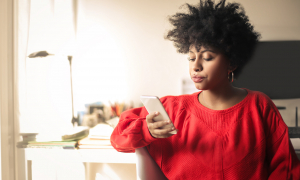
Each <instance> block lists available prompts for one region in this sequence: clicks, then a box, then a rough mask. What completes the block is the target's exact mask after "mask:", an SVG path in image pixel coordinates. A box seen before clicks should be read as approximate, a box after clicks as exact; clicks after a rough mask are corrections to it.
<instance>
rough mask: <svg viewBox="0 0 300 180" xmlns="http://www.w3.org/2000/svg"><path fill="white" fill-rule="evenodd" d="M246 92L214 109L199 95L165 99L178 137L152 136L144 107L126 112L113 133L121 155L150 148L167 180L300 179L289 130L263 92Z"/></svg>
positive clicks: (112, 141)
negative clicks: (237, 100)
mask: <svg viewBox="0 0 300 180" xmlns="http://www.w3.org/2000/svg"><path fill="white" fill-rule="evenodd" d="M247 91H248V95H247V96H246V97H245V99H244V100H242V101H241V102H240V103H238V104H236V105H234V106H233V107H231V108H228V109H225V110H211V109H209V108H206V107H204V106H203V105H201V104H200V103H199V101H198V95H199V93H200V92H197V93H194V94H191V95H181V96H166V97H163V98H161V101H162V103H163V105H164V107H165V109H166V111H167V112H168V114H169V116H170V119H171V120H172V121H173V123H174V125H175V127H176V128H177V129H178V133H177V134H176V135H174V136H171V137H169V138H163V139H159V138H157V139H156V138H153V137H152V136H151V134H150V133H149V131H148V127H147V123H146V121H145V117H146V116H147V114H148V113H147V110H146V109H145V108H144V107H141V108H135V109H131V110H129V111H126V112H124V113H123V114H122V115H121V117H120V121H119V124H118V125H117V127H116V128H115V130H114V132H113V133H112V135H111V143H112V145H113V146H114V148H115V149H116V150H118V151H120V152H134V150H135V149H136V148H139V147H143V146H147V149H148V151H149V153H150V155H151V156H152V157H153V159H154V160H155V161H156V163H157V164H158V165H159V167H160V168H161V169H162V171H163V173H164V174H165V175H166V177H167V178H168V179H183V180H185V179H213V180H216V179H229V180H241V179H255V180H256V179H259V180H263V179H270V180H272V179H274V180H284V179H293V180H300V162H299V160H298V158H297V156H296V154H295V150H294V148H293V146H292V144H291V142H290V139H289V136H288V128H287V126H286V124H285V123H284V121H283V120H282V118H281V115H280V113H279V112H278V110H277V108H276V106H275V105H274V104H273V102H272V101H271V100H270V99H269V98H268V97H267V96H266V95H264V94H263V93H260V92H256V91H250V90H247Z"/></svg>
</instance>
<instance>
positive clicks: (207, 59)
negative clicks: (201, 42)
mask: <svg viewBox="0 0 300 180" xmlns="http://www.w3.org/2000/svg"><path fill="white" fill-rule="evenodd" d="M203 59H204V60H205V61H210V60H212V59H213V58H203Z"/></svg>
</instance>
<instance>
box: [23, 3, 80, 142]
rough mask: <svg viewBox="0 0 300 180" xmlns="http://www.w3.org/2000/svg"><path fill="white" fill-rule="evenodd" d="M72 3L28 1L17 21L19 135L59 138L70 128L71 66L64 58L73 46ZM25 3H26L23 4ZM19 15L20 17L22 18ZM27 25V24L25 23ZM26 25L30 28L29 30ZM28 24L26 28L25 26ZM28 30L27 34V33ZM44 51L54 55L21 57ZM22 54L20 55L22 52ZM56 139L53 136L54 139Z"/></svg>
mask: <svg viewBox="0 0 300 180" xmlns="http://www.w3.org/2000/svg"><path fill="white" fill-rule="evenodd" d="M74 2H75V1H73V0H31V1H27V4H26V5H25V6H28V8H27V9H30V11H29V12H28V11H27V14H28V15H29V16H22V15H21V14H20V16H19V17H20V18H23V19H25V17H29V18H28V19H25V20H24V21H23V20H22V21H21V22H24V23H23V27H24V28H19V30H20V36H21V37H24V39H26V36H27V37H28V39H27V41H26V42H27V43H25V40H24V43H23V44H22V47H20V48H19V49H20V55H22V57H20V59H19V60H20V66H21V68H20V73H21V74H22V75H24V76H20V81H19V82H20V83H21V85H22V86H21V90H20V109H21V118H20V132H22V133H28V132H37V133H39V136H40V137H41V136H42V137H45V136H48V137H50V138H52V139H55V138H60V136H61V133H63V132H65V131H66V130H67V129H68V128H71V127H72V124H71V118H72V103H71V84H70V66H69V61H68V59H67V56H68V55H72V49H73V46H74V45H75V28H74V24H75V23H74V22H76V21H75V15H74V14H75V13H74V12H75V11H74ZM24 4H25V3H24ZM21 16H22V17H21ZM26 22H29V23H27V24H26ZM28 24H29V28H28ZM26 25H27V27H26ZM26 29H28V31H26ZM43 50H45V51H47V52H49V53H50V54H54V55H53V56H48V57H44V58H24V54H26V56H28V55H29V54H31V53H33V52H37V51H43ZM21 51H22V52H21ZM55 136H56V137H55Z"/></svg>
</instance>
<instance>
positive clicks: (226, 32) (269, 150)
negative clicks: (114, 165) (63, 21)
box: [111, 0, 300, 180]
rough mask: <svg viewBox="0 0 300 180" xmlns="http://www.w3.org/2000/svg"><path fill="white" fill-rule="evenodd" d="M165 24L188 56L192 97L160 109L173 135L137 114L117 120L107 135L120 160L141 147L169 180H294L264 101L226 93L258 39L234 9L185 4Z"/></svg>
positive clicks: (286, 142) (292, 163)
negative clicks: (124, 153) (171, 27)
mask: <svg viewBox="0 0 300 180" xmlns="http://www.w3.org/2000/svg"><path fill="white" fill-rule="evenodd" d="M186 7H187V10H188V12H186V13H177V14H175V15H173V16H172V17H170V22H171V24H172V25H173V26H174V28H173V29H172V30H170V31H169V32H168V34H167V35H166V39H169V40H171V41H173V42H174V44H175V47H176V48H177V50H178V52H179V53H186V54H188V60H189V73H190V76H191V79H192V80H193V81H194V83H195V86H196V87H197V89H199V90H201V91H200V92H196V93H194V94H191V95H181V96H166V97H163V98H161V101H162V103H163V105H164V107H165V109H166V111H167V112H168V114H169V117H170V119H171V120H172V122H173V123H174V126H175V127H176V129H177V130H178V132H177V134H175V135H173V134H170V133H169V132H170V131H172V130H173V129H172V128H169V129H160V127H162V126H164V125H166V124H169V123H170V122H167V121H164V122H154V121H153V118H154V117H155V116H157V115H158V113H152V114H148V113H147V110H146V109H145V108H144V107H141V108H135V109H131V110H129V111H126V112H124V113H123V114H122V115H121V117H120V121H119V124H118V126H117V127H116V128H115V130H114V132H113V133H112V135H111V143H112V145H113V146H114V148H115V149H116V150H118V151H120V152H134V151H135V149H136V148H140V147H144V146H146V147H147V149H148V151H149V153H150V155H151V156H152V157H153V159H154V160H155V162H156V163H157V164H158V166H159V167H160V168H161V170H162V171H163V173H164V174H165V176H166V177H167V178H168V179H214V180H215V179H230V180H233V179H236V180H240V179H260V180H262V179H274V180H279V179H293V180H299V179H300V162H299V160H298V159H297V156H296V154H295V150H294V149H293V146H292V145H291V142H290V139H289V135H288V128H287V126H286V124H285V123H284V121H283V120H282V117H281V116H280V113H279V112H278V110H277V108H276V106H275V105H274V104H273V102H272V101H271V99H270V98H269V97H267V96H266V95H265V94H263V93H261V92H257V91H251V90H248V89H244V88H236V87H233V86H232V85H231V82H232V81H233V80H234V77H237V76H238V75H239V72H240V71H241V69H242V67H243V66H244V65H245V64H246V62H247V61H248V60H249V59H250V57H251V55H252V53H253V51H254V49H255V45H256V43H257V42H258V39H259V37H260V35H259V33H257V32H255V31H254V30H253V26H252V25H251V24H250V23H249V20H248V17H247V16H246V15H245V13H244V11H243V9H242V8H241V6H240V5H239V4H237V3H227V4H225V0H221V1H220V2H219V3H218V4H214V2H212V1H211V0H206V1H205V2H202V1H200V4H199V5H198V6H192V5H189V4H186Z"/></svg>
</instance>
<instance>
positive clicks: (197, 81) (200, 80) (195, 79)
mask: <svg viewBox="0 0 300 180" xmlns="http://www.w3.org/2000/svg"><path fill="white" fill-rule="evenodd" d="M203 79H204V77H201V76H193V77H192V80H193V81H194V82H195V83H199V82H202V81H203Z"/></svg>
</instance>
